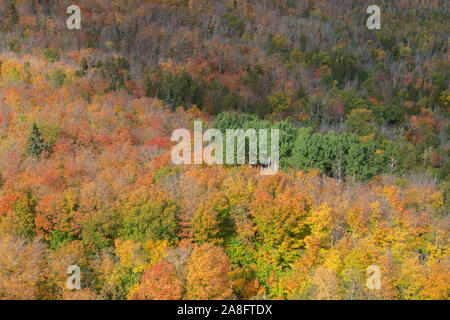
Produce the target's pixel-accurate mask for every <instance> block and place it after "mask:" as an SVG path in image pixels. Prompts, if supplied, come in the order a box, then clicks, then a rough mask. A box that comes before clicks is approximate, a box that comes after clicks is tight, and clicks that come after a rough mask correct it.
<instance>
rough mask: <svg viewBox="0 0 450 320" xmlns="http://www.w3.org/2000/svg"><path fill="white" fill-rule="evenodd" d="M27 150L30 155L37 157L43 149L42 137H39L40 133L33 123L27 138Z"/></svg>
mask: <svg viewBox="0 0 450 320" xmlns="http://www.w3.org/2000/svg"><path fill="white" fill-rule="evenodd" d="M27 151H28V153H29V154H30V155H33V156H35V157H36V158H38V157H39V156H40V154H41V153H42V151H44V139H42V138H41V133H40V132H39V129H38V127H37V125H36V123H33V129H32V130H31V134H30V137H29V138H28V143H27Z"/></svg>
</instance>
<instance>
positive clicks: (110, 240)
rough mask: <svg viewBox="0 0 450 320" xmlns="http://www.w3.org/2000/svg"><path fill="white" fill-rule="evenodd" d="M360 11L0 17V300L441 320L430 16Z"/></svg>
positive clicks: (437, 44)
mask: <svg viewBox="0 0 450 320" xmlns="http://www.w3.org/2000/svg"><path fill="white" fill-rule="evenodd" d="M376 2H377V5H378V6H380V8H381V17H382V18H381V23H382V27H381V29H380V30H369V29H368V28H367V27H366V20H367V18H368V16H369V15H368V14H366V9H367V6H368V5H369V3H365V2H363V1H351V0H348V1H337V0H333V1H325V0H323V1H319V0H308V1H290V0H287V1H281V0H278V1H277V0H272V1H270V0H261V1H256V0H230V1H226V0H224V1H215V0H196V1H193V0H165V1H164V0H114V1H100V0H79V1H77V3H76V5H78V6H79V7H80V8H81V16H82V23H81V29H80V30H69V29H68V28H67V26H66V20H67V18H68V16H69V15H68V14H67V13H66V9H67V7H68V6H69V5H71V4H72V2H71V1H57V0H3V1H1V2H0V299H263V298H265V299H448V297H449V293H450V292H449V290H450V287H449V283H450V270H449V268H450V258H449V253H448V248H449V243H448V241H449V232H450V230H449V229H450V222H449V216H448V213H449V208H450V182H449V171H450V166H449V161H448V158H449V156H450V153H449V142H448V135H449V133H450V130H449V115H448V111H449V103H450V88H449V77H450V62H449V55H448V53H449V51H448V34H449V31H450V30H449V29H450V28H449V23H448V22H449V20H450V19H449V13H448V10H447V9H448V2H447V1H438V0H427V1H421V0H410V1H384V0H380V1H376ZM196 120H201V121H203V123H204V126H205V127H207V128H216V129H219V130H221V131H222V132H225V131H226V130H227V129H237V128H243V129H250V128H254V129H260V128H275V129H279V130H280V171H279V172H278V173H277V174H276V175H272V176H264V175H261V174H260V168H259V167H258V166H250V165H211V166H209V165H182V166H180V165H174V164H173V163H172V161H171V147H172V146H173V143H172V142H171V134H172V132H173V131H174V130H176V129H178V128H187V129H189V130H192V128H193V123H194V121H196ZM71 265H76V266H79V268H80V270H81V289H79V290H77V289H69V288H68V287H67V285H66V283H67V278H68V276H69V274H68V273H67V268H68V267H69V266H71ZM374 265H375V266H378V267H379V268H380V271H381V288H380V289H379V290H373V289H369V288H368V286H367V285H366V280H367V277H368V274H367V273H366V271H367V268H368V267H369V266H374Z"/></svg>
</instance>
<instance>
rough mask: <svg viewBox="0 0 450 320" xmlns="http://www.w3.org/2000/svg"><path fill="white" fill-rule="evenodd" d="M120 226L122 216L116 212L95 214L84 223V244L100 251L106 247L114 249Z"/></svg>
mask: <svg viewBox="0 0 450 320" xmlns="http://www.w3.org/2000/svg"><path fill="white" fill-rule="evenodd" d="M120 224H121V220H120V215H119V214H117V213H115V212H110V211H106V212H102V211H98V212H95V213H93V214H92V215H90V216H89V217H86V218H85V219H84V221H83V223H82V233H81V238H82V240H83V243H84V244H85V245H87V246H88V247H89V248H91V249H95V250H98V251H100V250H101V249H103V248H106V247H113V246H114V240H115V239H117V238H118V234H119V228H120Z"/></svg>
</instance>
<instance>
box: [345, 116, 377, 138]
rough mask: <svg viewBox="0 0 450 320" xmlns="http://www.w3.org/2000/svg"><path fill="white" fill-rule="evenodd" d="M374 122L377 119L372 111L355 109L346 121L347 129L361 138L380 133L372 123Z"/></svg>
mask: <svg viewBox="0 0 450 320" xmlns="http://www.w3.org/2000/svg"><path fill="white" fill-rule="evenodd" d="M374 120H375V117H374V116H373V112H372V110H368V109H354V110H352V112H351V113H350V115H349V116H348V118H347V120H346V121H345V129H346V130H347V131H348V132H350V133H355V134H357V135H359V136H361V137H364V136H369V135H372V134H373V135H375V134H377V133H378V130H377V128H376V126H375V125H374V124H373V123H372V122H373V121H374Z"/></svg>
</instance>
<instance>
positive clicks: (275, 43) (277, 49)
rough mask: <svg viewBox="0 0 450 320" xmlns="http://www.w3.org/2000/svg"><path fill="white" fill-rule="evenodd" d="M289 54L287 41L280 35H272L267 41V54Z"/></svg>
mask: <svg viewBox="0 0 450 320" xmlns="http://www.w3.org/2000/svg"><path fill="white" fill-rule="evenodd" d="M288 52H289V40H288V39H286V38H285V37H283V36H282V35H279V34H277V35H274V36H272V37H270V39H269V53H271V54H273V53H281V54H287V53H288Z"/></svg>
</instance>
